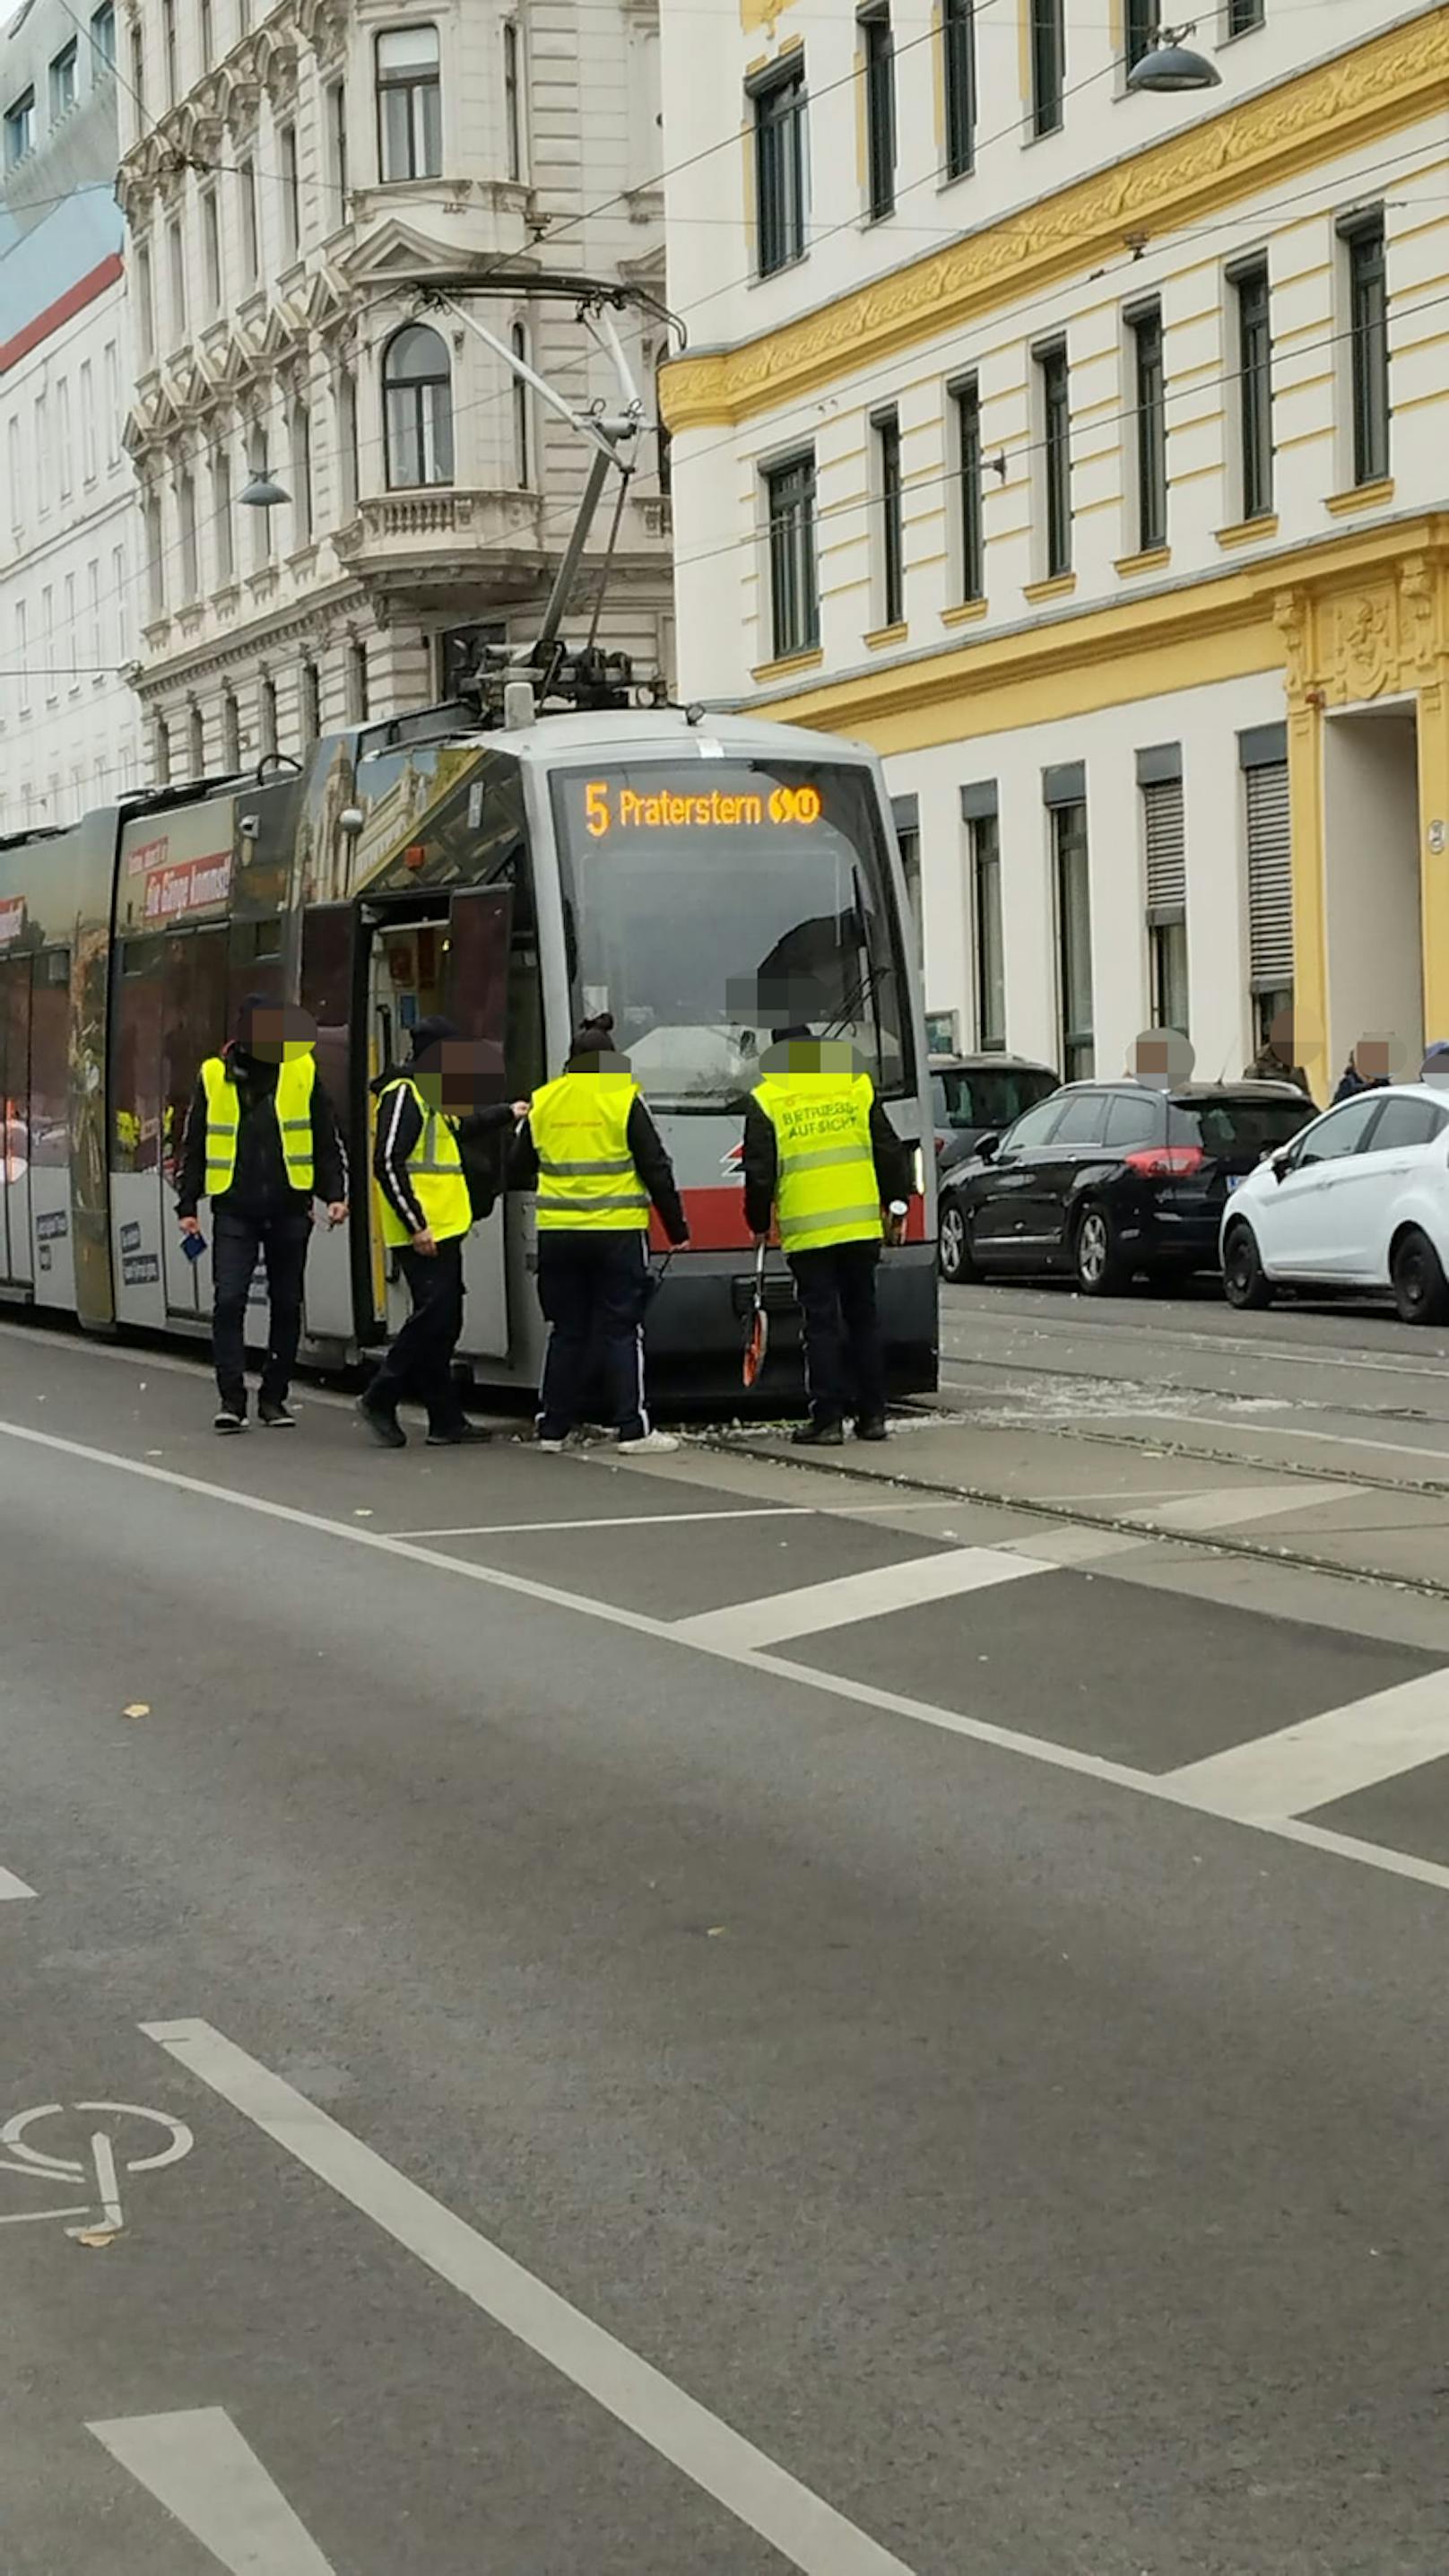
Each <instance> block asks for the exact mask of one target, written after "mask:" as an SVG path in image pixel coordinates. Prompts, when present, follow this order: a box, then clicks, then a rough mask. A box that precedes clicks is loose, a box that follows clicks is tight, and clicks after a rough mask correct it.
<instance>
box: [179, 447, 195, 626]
mask: <svg viewBox="0 0 1449 2576" xmlns="http://www.w3.org/2000/svg"><path fill="white" fill-rule="evenodd" d="M176 515H177V518H178V520H179V521H180V525H181V588H182V593H183V597H182V603H181V604H182V606H183V608H190V607H191V606H193V605H194V603H195V602H196V601H197V600H198V599H199V598H200V596H201V566H200V564H199V562H198V560H197V550H196V479H195V476H194V475H193V474H192V471H191V468H190V466H189V465H183V466H182V468H181V471H180V473H179V474H178V475H177V477H176Z"/></svg>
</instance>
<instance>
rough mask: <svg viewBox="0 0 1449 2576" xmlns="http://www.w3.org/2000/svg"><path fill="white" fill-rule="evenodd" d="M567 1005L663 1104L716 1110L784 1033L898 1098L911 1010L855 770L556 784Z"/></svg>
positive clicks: (861, 774) (720, 766) (737, 771)
mask: <svg viewBox="0 0 1449 2576" xmlns="http://www.w3.org/2000/svg"><path fill="white" fill-rule="evenodd" d="M552 790H553V813H554V826H555V831H556V834H557V838H558V847H559V859H560V865H561V868H562V871H563V887H564V900H565V905H566V921H567V929H568V939H569V951H570V954H569V968H570V978H571V982H572V987H573V993H574V998H575V1001H576V1003H577V1004H579V1005H580V1006H581V1007H582V1010H583V1011H584V1013H586V1014H590V1015H592V1014H593V1013H595V1012H598V1011H610V1012H612V1014H613V1018H614V1029H615V1044H616V1045H617V1046H618V1047H619V1048H620V1049H621V1050H622V1052H623V1053H625V1054H626V1055H627V1056H628V1058H629V1060H630V1063H631V1065H632V1066H633V1069H634V1073H635V1075H636V1077H637V1079H638V1081H639V1083H640V1086H641V1088H642V1089H643V1090H644V1091H645V1092H646V1094H647V1095H648V1096H649V1097H650V1098H651V1099H652V1100H653V1101H654V1102H655V1103H656V1104H657V1105H658V1106H659V1107H661V1108H675V1109H718V1108H721V1107H725V1106H727V1105H728V1104H729V1103H731V1102H732V1101H734V1100H737V1099H738V1097H739V1094H740V1092H741V1091H742V1090H748V1089H750V1088H751V1086H752V1085H753V1083H754V1082H755V1080H756V1079H757V1076H758V1066H759V1058H760V1056H761V1055H762V1054H763V1053H764V1051H765V1049H766V1048H767V1047H768V1046H769V1045H770V1042H771V1039H772V1037H773V1036H774V1035H775V1034H776V1033H777V1032H779V1031H781V1030H784V1029H786V1028H789V1029H793V1030H797V1031H801V1032H803V1031H807V1030H808V1032H809V1034H810V1035H811V1036H812V1037H826V1036H829V1037H838V1038H842V1039H845V1040H848V1041H849V1043H850V1044H852V1045H853V1046H854V1047H855V1048H856V1049H857V1050H858V1052H859V1055H860V1057H861V1060H862V1062H863V1063H864V1065H865V1066H866V1069H867V1070H868V1071H869V1073H870V1074H871V1076H872V1078H873V1079H874V1082H875V1085H876V1088H877V1090H878V1091H880V1092H881V1093H883V1094H885V1095H886V1096H890V1095H892V1094H894V1095H896V1096H899V1095H900V1094H901V1093H902V1092H904V1091H905V1090H906V1088H907V1087H908V1083H909V1079H910V1064H909V1039H908V1036H907V1030H908V1027H909V1003H908V997H907V993H906V990H905V988H904V984H903V979H902V972H901V965H900V954H901V943H900V940H899V937H898V936H897V932H896V926H895V921H894V911H895V907H894V903H893V900H892V896H891V889H890V883H889V879H888V877H887V874H886V862H885V850H884V845H883V840H882V834H881V828H880V821H879V816H878V811H877V804H876V797H875V793H874V788H873V784H872V781H871V778H870V776H869V773H868V772H866V771H864V770H861V769H855V768H844V767H831V766H829V765H811V766H809V767H806V766H802V765H800V764H797V763H795V762H788V763H786V762H775V761H761V760H732V761H729V760H719V761H714V760H709V761H704V760H691V761H688V762H679V761H647V762H639V763H637V764H631V765H630V766H629V767H627V768H600V769H596V770H572V771H567V772H564V773H561V774H559V775H556V776H555V778H554V779H553V781H552Z"/></svg>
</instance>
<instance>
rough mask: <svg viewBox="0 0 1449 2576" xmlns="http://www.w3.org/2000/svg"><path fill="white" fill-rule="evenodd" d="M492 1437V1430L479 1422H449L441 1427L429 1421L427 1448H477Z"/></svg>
mask: <svg viewBox="0 0 1449 2576" xmlns="http://www.w3.org/2000/svg"><path fill="white" fill-rule="evenodd" d="M492 1437H493V1434H492V1432H491V1431H489V1430H487V1429H485V1427H484V1425H483V1424H482V1423H481V1422H449V1423H445V1424H444V1425H443V1426H442V1427H441V1428H440V1427H439V1425H438V1424H437V1423H431V1422H430V1423H429V1425H428V1438H427V1446H428V1448H429V1449H477V1448H480V1447H481V1446H482V1444H483V1442H484V1441H485V1440H491V1439H492Z"/></svg>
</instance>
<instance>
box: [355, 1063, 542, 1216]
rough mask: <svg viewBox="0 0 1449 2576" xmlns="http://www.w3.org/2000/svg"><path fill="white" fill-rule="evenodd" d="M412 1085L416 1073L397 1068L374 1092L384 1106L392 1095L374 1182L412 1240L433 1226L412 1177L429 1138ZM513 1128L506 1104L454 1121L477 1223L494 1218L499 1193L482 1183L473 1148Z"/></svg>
mask: <svg viewBox="0 0 1449 2576" xmlns="http://www.w3.org/2000/svg"><path fill="white" fill-rule="evenodd" d="M411 1081H412V1075H411V1073H409V1072H405V1071H403V1070H401V1069H400V1068H399V1067H397V1066H394V1067H393V1069H392V1070H391V1071H390V1072H388V1073H382V1074H379V1075H378V1078H377V1080H376V1082H374V1084H373V1086H372V1088H373V1092H374V1095H375V1096H376V1097H377V1098H378V1099H379V1100H381V1097H382V1094H383V1093H384V1092H387V1093H388V1098H387V1101H386V1103H385V1105H384V1106H383V1107H382V1108H381V1109H380V1110H379V1114H378V1121H377V1142H376V1144H375V1145H374V1147H373V1152H372V1176H373V1179H374V1180H375V1181H376V1183H377V1186H378V1188H379V1189H380V1190H381V1192H382V1194H383V1197H384V1198H385V1199H386V1200H387V1203H388V1205H389V1207H390V1208H391V1209H392V1211H393V1214H394V1215H395V1216H397V1217H400V1218H401V1220H402V1222H403V1224H404V1225H405V1226H406V1227H407V1230H408V1232H409V1234H422V1233H423V1232H425V1230H426V1227H427V1222H428V1220H427V1218H426V1217H425V1216H424V1214H423V1211H422V1208H421V1207H420V1206H419V1204H418V1196H417V1192H416V1191H415V1189H414V1188H413V1185H412V1179H411V1176H410V1175H409V1172H408V1158H409V1156H410V1155H411V1153H412V1150H413V1147H414V1146H415V1145H416V1143H417V1141H418V1138H419V1137H420V1136H421V1134H422V1132H423V1113H422V1111H421V1109H420V1108H419V1107H418V1104H417V1099H416V1096H415V1094H414V1093H413V1092H412V1090H410V1088H409V1084H410V1083H411ZM512 1124H513V1110H512V1107H511V1105H510V1103H509V1102H508V1101H506V1100H504V1101H500V1102H499V1104H498V1106H497V1107H496V1108H493V1109H476V1110H474V1111H473V1112H472V1113H471V1114H470V1116H468V1117H467V1118H455V1119H454V1120H453V1121H452V1126H453V1132H454V1134H455V1135H456V1136H457V1139H458V1151H459V1154H460V1155H461V1157H462V1162H463V1171H464V1176H465V1178H466V1180H467V1182H468V1196H469V1199H470V1201H471V1204H472V1208H473V1214H474V1216H475V1217H479V1216H486V1215H487V1214H488V1212H489V1210H490V1208H491V1206H492V1203H493V1198H494V1195H495V1194H496V1191H495V1188H490V1187H487V1186H485V1185H484V1184H483V1183H482V1182H481V1181H480V1178H479V1166H478V1161H477V1158H476V1157H475V1156H473V1155H470V1152H469V1148H470V1146H472V1147H476V1146H479V1145H482V1144H483V1143H484V1142H485V1141H486V1140H487V1139H489V1138H491V1137H496V1136H498V1135H499V1134H500V1133H501V1131H502V1130H503V1129H504V1128H505V1127H511V1126H512Z"/></svg>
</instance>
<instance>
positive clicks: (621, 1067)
mask: <svg viewBox="0 0 1449 2576" xmlns="http://www.w3.org/2000/svg"><path fill="white" fill-rule="evenodd" d="M613 1031H614V1023H613V1019H612V1017H611V1016H610V1014H609V1013H608V1012H607V1011H605V1012H602V1013H601V1014H600V1015H599V1016H598V1017H597V1018H596V1019H591V1020H585V1021H584V1022H583V1025H582V1026H581V1027H580V1028H578V1029H576V1030H575V1032H574V1035H573V1039H572V1041H571V1044H570V1047H569V1054H568V1061H567V1063H566V1064H565V1066H564V1069H563V1072H562V1073H561V1074H560V1075H559V1077H558V1079H557V1081H556V1082H546V1083H545V1084H544V1086H543V1088H542V1090H541V1091H536V1092H535V1093H534V1096H533V1102H532V1105H531V1107H530V1110H529V1114H528V1121H527V1125H526V1126H525V1128H524V1130H523V1132H522V1134H521V1135H520V1137H519V1140H518V1145H517V1148H516V1149H515V1153H514V1159H513V1172H512V1177H513V1179H514V1181H515V1183H516V1184H517V1186H518V1187H519V1188H520V1189H534V1190H536V1191H537V1194H538V1198H537V1206H538V1302H539V1304H540V1306H541V1307H542V1308H543V1313H544V1319H545V1321H546V1323H547V1325H548V1348H547V1350H546V1352H545V1353H544V1362H543V1375H542V1379H541V1382H540V1385H539V1390H538V1423H537V1440H538V1446H539V1448H540V1449H549V1450H558V1449H562V1447H563V1445H564V1442H565V1441H566V1440H567V1439H568V1437H569V1434H570V1432H572V1431H575V1430H577V1428H578V1426H579V1424H580V1422H581V1421H582V1420H583V1419H584V1416H585V1411H586V1407H587V1403H588V1397H589V1384H590V1379H591V1376H592V1373H593V1370H594V1367H595V1365H596V1364H597V1365H598V1367H599V1370H600V1373H601V1376H602V1380H603V1396H604V1408H605V1413H606V1416H607V1418H608V1420H609V1422H610V1423H611V1424H612V1426H613V1428H614V1430H615V1432H616V1433H617V1435H618V1445H619V1447H620V1448H621V1449H622V1450H624V1451H626V1452H627V1453H628V1454H629V1455H631V1456H633V1455H638V1454H639V1453H641V1452H644V1453H648V1452H657V1451H664V1450H669V1449H677V1448H678V1446H679V1443H678V1441H677V1440H675V1439H673V1438H672V1437H671V1435H670V1434H669V1433H668V1432H667V1431H656V1430H655V1429H654V1428H653V1426H652V1425H651V1423H650V1420H649V1408H648V1403H647V1400H646V1397H645V1390H644V1315H645V1309H646V1307H647V1305H648V1302H649V1295H650V1288H651V1279H650V1271H649V1239H648V1228H649V1209H650V1204H651V1202H652V1204H653V1206H654V1207H655V1209H656V1210H657V1212H658V1215H659V1220H660V1223H661V1224H662V1226H663V1228H664V1231H665V1233H666V1235H667V1236H668V1238H669V1241H670V1243H671V1245H673V1246H675V1247H678V1246H679V1245H681V1244H684V1243H687V1242H688V1241H689V1228H688V1226H687V1224H686V1222H685V1216H684V1209H683V1206H682V1204H681V1201H680V1196H679V1192H678V1190H677V1189H676V1187H675V1183H674V1173H673V1169H672V1167H671V1165H670V1161H669V1157H668V1155H667V1154H666V1153H665V1150H664V1147H663V1145H662V1144H661V1142H660V1139H659V1132H658V1129H657V1128H656V1127H655V1124H654V1121H653V1119H652V1118H651V1117H650V1115H649V1112H648V1110H647V1109H646V1108H645V1106H644V1101H643V1096H642V1094H641V1092H640V1089H639V1085H638V1083H637V1082H636V1081H635V1079H634V1072H633V1068H632V1066H631V1065H630V1063H629V1060H628V1058H627V1057H626V1056H623V1055H619V1054H617V1053H616V1052H615V1048H614V1037H613Z"/></svg>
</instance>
